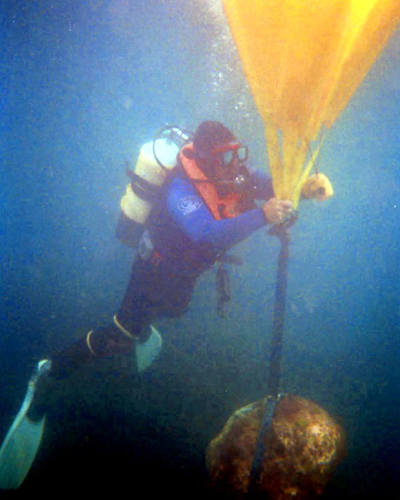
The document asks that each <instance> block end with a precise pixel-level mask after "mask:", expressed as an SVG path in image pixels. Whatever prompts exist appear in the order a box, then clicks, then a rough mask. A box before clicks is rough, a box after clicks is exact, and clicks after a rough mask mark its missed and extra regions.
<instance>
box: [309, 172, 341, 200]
mask: <svg viewBox="0 0 400 500" xmlns="http://www.w3.org/2000/svg"><path fill="white" fill-rule="evenodd" d="M333 194H334V193H333V188H332V184H331V183H330V180H329V179H328V177H326V175H324V174H313V175H310V177H309V178H308V179H307V180H306V182H305V183H304V184H303V187H302V188H301V195H302V198H307V199H310V200H311V199H314V200H318V201H324V200H327V199H329V198H330V197H331V196H333Z"/></svg>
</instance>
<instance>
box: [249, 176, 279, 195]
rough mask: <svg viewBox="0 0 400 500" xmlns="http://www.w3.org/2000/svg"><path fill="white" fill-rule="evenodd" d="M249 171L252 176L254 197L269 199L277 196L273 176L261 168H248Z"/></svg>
mask: <svg viewBox="0 0 400 500" xmlns="http://www.w3.org/2000/svg"><path fill="white" fill-rule="evenodd" d="M247 171H248V173H249V176H250V185H251V189H252V190H253V196H254V199H256V200H269V199H270V198H273V197H274V196H275V195H274V188H273V187H272V179H271V177H269V176H268V175H267V174H266V173H265V172H261V171H260V170H254V169H250V168H248V169H247Z"/></svg>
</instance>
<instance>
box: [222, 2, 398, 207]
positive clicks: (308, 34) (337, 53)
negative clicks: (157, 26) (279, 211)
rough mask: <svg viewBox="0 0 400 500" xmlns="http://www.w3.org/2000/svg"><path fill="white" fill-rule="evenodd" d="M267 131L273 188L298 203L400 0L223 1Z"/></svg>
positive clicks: (383, 40) (389, 29)
mask: <svg viewBox="0 0 400 500" xmlns="http://www.w3.org/2000/svg"><path fill="white" fill-rule="evenodd" d="M222 3H223V6H224V9H225V13H226V15H227V18H228V21H229V25H230V28H231V31H232V33H233V37H234V40H235V43H236V46H237V49H238V52H239V55H240V58H241V60H242V64H243V68H244V71H245V74H246V77H247V81H248V83H249V85H250V88H251V91H252V94H253V97H254V100H255V102H256V105H257V108H258V110H259V113H260V115H261V117H262V119H263V121H264V123H265V136H266V141H267V150H268V157H269V164H270V172H271V176H272V180H273V185H274V190H275V193H276V195H277V197H278V198H280V199H289V200H292V201H293V203H294V205H295V206H297V204H298V200H299V197H300V192H301V187H302V185H303V183H304V181H305V179H306V178H307V177H308V174H309V172H310V169H311V166H312V164H313V161H314V160H315V158H316V156H317V155H318V152H319V146H318V148H316V149H315V152H314V159H311V160H307V153H308V152H309V150H310V148H309V144H310V142H311V141H314V140H316V139H317V138H318V137H319V135H320V132H321V129H322V128H323V127H326V128H329V127H330V126H331V125H332V124H333V123H334V121H335V120H336V118H337V117H338V115H339V114H340V113H341V111H342V110H343V109H344V108H345V106H346V104H347V102H348V101H349V99H350V97H351V96H352V94H353V92H354V91H355V90H356V88H357V87H358V85H359V84H360V83H361V81H362V80H363V78H364V76H365V75H366V73H367V72H368V70H369V68H370V66H371V65H372V63H373V62H374V61H375V60H376V58H377V57H378V55H379V53H380V51H381V50H382V48H383V47H384V45H385V44H386V41H387V39H388V37H389V35H390V34H391V32H392V31H393V30H394V28H395V27H396V25H397V23H398V21H399V16H400V0H222Z"/></svg>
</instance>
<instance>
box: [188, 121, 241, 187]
mask: <svg viewBox="0 0 400 500" xmlns="http://www.w3.org/2000/svg"><path fill="white" fill-rule="evenodd" d="M193 147H194V151H195V154H196V161H197V164H198V166H199V167H200V168H201V170H202V171H203V172H204V173H205V175H206V176H207V177H208V178H210V179H212V180H216V181H233V180H234V179H236V177H237V176H238V175H239V173H240V167H241V165H242V164H243V163H244V162H245V161H246V160H247V155H248V150H247V147H246V146H243V145H242V144H241V143H240V142H239V141H238V140H237V139H236V137H235V136H234V135H233V133H232V132H231V131H230V130H229V129H228V128H227V127H225V125H223V124H222V123H220V122H215V121H205V122H202V123H201V124H200V125H199V126H198V128H197V130H196V132H195V134H194V138H193Z"/></svg>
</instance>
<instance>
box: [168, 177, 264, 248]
mask: <svg viewBox="0 0 400 500" xmlns="http://www.w3.org/2000/svg"><path fill="white" fill-rule="evenodd" d="M167 208H168V212H169V214H170V215H171V217H172V219H173V220H174V222H175V223H176V224H177V225H178V226H179V227H180V228H181V229H182V230H183V231H184V233H185V234H186V235H187V236H188V237H189V238H190V239H191V240H192V241H193V242H195V243H206V244H207V243H208V244H211V245H212V246H213V247H214V248H215V249H216V250H217V251H225V250H228V249H229V248H231V247H232V246H234V245H236V244H237V243H239V242H241V241H242V240H244V239H245V238H247V237H248V236H250V234H252V233H253V232H254V231H256V230H257V229H260V228H261V227H263V226H265V225H266V219H265V216H264V212H263V211H262V209H261V208H256V209H254V210H249V211H248V212H245V213H243V214H241V215H239V216H237V217H234V218H232V219H223V220H215V219H214V217H213V215H212V213H211V212H210V210H209V209H208V207H207V206H206V204H205V203H204V201H203V199H202V198H201V196H200V195H199V193H198V191H197V190H196V188H195V187H194V186H193V185H192V184H191V183H190V182H188V181H187V180H185V179H174V180H173V181H172V183H171V185H170V188H169V190H168V195H167Z"/></svg>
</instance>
